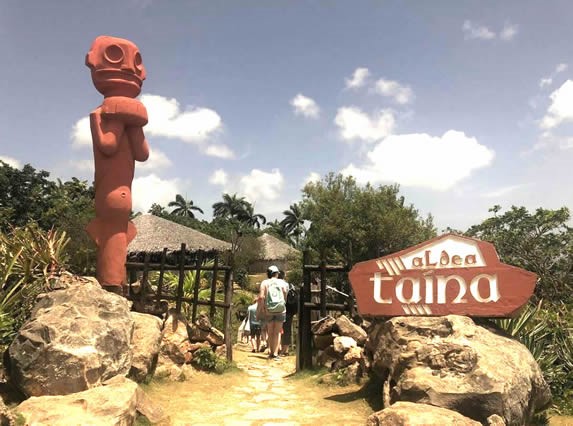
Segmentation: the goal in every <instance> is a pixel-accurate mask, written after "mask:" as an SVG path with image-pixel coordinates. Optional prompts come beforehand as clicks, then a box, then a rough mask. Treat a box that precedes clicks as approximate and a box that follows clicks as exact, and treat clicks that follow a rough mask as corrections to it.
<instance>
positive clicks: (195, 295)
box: [191, 251, 203, 322]
mask: <svg viewBox="0 0 573 426" xmlns="http://www.w3.org/2000/svg"><path fill="white" fill-rule="evenodd" d="M202 264H203V252H202V251H199V252H197V264H196V265H195V284H194V286H193V314H192V315H191V320H192V321H193V322H195V320H196V319H197V300H199V287H200V285H201V265H202Z"/></svg>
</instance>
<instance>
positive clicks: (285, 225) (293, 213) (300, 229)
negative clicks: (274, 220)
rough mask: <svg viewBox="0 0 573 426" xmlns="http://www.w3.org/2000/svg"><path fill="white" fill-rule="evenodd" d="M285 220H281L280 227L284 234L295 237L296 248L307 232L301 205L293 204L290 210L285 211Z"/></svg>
mask: <svg viewBox="0 0 573 426" xmlns="http://www.w3.org/2000/svg"><path fill="white" fill-rule="evenodd" d="M283 214H284V215H285V218H284V219H283V220H281V222H280V225H281V227H282V229H283V234H284V235H287V236H289V237H290V236H292V237H294V241H295V243H296V246H298V245H299V240H300V236H301V235H302V234H303V233H304V232H305V227H304V219H303V217H302V216H303V214H302V210H301V208H300V204H297V203H294V204H291V205H290V207H289V210H285V211H283Z"/></svg>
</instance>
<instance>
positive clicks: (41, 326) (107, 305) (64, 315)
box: [8, 276, 134, 396]
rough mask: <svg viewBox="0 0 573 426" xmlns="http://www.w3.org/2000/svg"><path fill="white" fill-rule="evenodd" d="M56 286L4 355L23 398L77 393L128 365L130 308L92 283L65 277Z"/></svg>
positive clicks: (41, 298) (40, 299) (126, 369)
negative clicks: (6, 354) (7, 357)
mask: <svg viewBox="0 0 573 426" xmlns="http://www.w3.org/2000/svg"><path fill="white" fill-rule="evenodd" d="M56 286H57V287H59V288H61V289H59V290H55V291H52V292H50V293H46V294H42V295H40V296H39V297H38V300H37V303H36V306H35V307H34V310H33V312H32V317H31V319H30V320H29V321H28V322H27V323H26V324H24V326H23V327H22V328H21V329H20V331H19V332H18V334H17V336H16V338H15V339H14V341H13V343H12V344H11V345H10V347H9V350H8V353H9V376H10V379H11V381H12V382H13V383H14V384H15V385H16V386H17V387H18V388H19V389H20V390H21V391H22V392H24V394H26V395H27V396H40V395H65V394H70V393H74V392H80V391H83V390H86V389H90V388H93V387H95V386H99V385H101V383H102V382H104V381H106V380H108V379H110V378H111V377H114V376H116V375H126V374H127V373H128V372H129V369H130V366H131V351H130V342H131V337H132V333H133V327H134V325H133V320H132V318H131V316H130V313H129V309H130V303H129V302H128V301H127V300H126V299H124V298H123V297H121V296H118V295H116V294H113V293H110V292H107V291H104V290H103V289H102V288H101V287H100V286H99V284H98V283H97V281H95V280H93V279H83V278H79V277H75V278H74V279H70V278H69V277H67V276H66V282H61V283H57V284H56Z"/></svg>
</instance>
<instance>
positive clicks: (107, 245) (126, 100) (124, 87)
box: [86, 36, 149, 294]
mask: <svg viewBox="0 0 573 426" xmlns="http://www.w3.org/2000/svg"><path fill="white" fill-rule="evenodd" d="M86 65H87V66H88V67H89V68H90V70H91V75H92V81H93V84H94V86H95V88H96V89H97V90H98V92H100V93H101V94H102V95H103V96H104V100H103V103H102V104H101V105H100V106H99V107H97V108H96V109H95V110H94V111H93V112H92V113H91V114H90V127H91V132H92V140H93V151H94V160H95V208H96V217H95V219H94V220H92V221H91V222H90V223H89V224H88V226H87V231H88V233H89V235H90V236H91V238H92V239H93V240H94V241H95V242H96V244H97V246H98V255H97V279H98V281H99V282H100V284H101V285H102V287H103V288H105V289H107V290H109V291H113V292H115V293H119V294H121V293H122V292H123V287H122V286H124V285H125V281H126V280H125V258H126V254H127V245H128V244H129V242H130V241H131V240H132V239H133V238H134V237H135V235H136V232H137V231H136V229H135V226H134V225H133V223H132V222H131V221H130V220H129V215H130V213H131V182H132V180H133V174H134V169H135V160H137V161H145V160H147V157H149V145H148V144H147V141H146V140H145V135H144V134H143V126H145V125H146V124H147V111H146V109H145V107H144V106H143V104H142V103H141V102H139V101H138V100H137V99H135V97H136V96H137V95H139V93H140V92H141V86H142V84H143V80H145V68H144V66H143V62H142V60H141V54H140V53H139V49H138V48H137V46H136V45H135V44H134V43H132V42H131V41H129V40H125V39H121V38H116V37H109V36H99V37H97V38H96V39H95V40H94V42H93V44H92V46H91V48H90V51H89V52H88V54H87V55H86Z"/></svg>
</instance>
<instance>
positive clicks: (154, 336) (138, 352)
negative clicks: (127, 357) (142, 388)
mask: <svg viewBox="0 0 573 426" xmlns="http://www.w3.org/2000/svg"><path fill="white" fill-rule="evenodd" d="M131 317H132V319H133V322H134V324H135V328H134V331H133V338H132V339H131V353H132V360H131V369H130V370H129V377H131V378H132V379H133V380H135V381H136V382H138V383H142V382H144V381H146V380H147V379H149V377H150V376H151V375H152V374H153V369H154V367H155V364H156V363H157V356H158V354H159V347H160V344H161V337H162V335H161V326H162V324H161V323H162V321H161V319H160V318H158V317H156V316H153V315H148V314H140V313H137V312H132V313H131Z"/></svg>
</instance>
